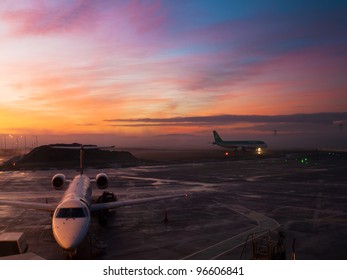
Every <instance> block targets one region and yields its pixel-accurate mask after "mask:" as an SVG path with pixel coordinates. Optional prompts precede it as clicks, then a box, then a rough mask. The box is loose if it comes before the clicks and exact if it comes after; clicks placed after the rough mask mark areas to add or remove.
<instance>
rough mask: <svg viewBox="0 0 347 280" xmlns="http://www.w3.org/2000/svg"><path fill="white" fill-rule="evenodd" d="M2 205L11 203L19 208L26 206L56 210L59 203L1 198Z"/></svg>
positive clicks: (27, 207) (28, 207) (43, 209)
mask: <svg viewBox="0 0 347 280" xmlns="http://www.w3.org/2000/svg"><path fill="white" fill-rule="evenodd" d="M0 205H10V206H15V207H18V208H26V209H35V210H41V211H49V212H54V210H55V208H56V207H57V205H54V204H47V203H38V202H22V201H14V200H0Z"/></svg>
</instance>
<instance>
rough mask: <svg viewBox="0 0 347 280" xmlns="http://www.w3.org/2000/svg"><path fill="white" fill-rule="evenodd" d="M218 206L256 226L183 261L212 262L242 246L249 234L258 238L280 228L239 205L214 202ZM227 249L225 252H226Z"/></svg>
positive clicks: (270, 220) (262, 216)
mask: <svg viewBox="0 0 347 280" xmlns="http://www.w3.org/2000/svg"><path fill="white" fill-rule="evenodd" d="M216 203H217V204H218V205H219V206H221V207H225V208H227V209H230V210H232V211H234V212H236V213H239V214H240V215H243V216H246V217H247V218H250V219H252V220H255V221H256V222H257V226H255V227H254V228H251V229H249V230H246V231H244V232H242V233H239V234H237V235H235V236H233V237H230V238H227V239H225V240H223V241H220V242H218V243H216V244H213V245H211V246H209V247H207V248H205V249H203V250H200V251H197V252H195V253H193V254H191V255H188V256H186V257H184V258H182V259H183V260H212V259H216V258H218V257H220V256H222V255H224V254H226V253H228V252H230V251H232V250H234V249H235V248H237V247H239V246H241V245H243V244H244V243H245V240H246V239H247V238H248V236H249V235H250V234H258V236H261V235H264V234H266V233H268V232H269V231H271V230H274V229H276V228H278V227H280V224H279V223H278V222H277V221H275V220H274V219H272V218H269V217H267V216H265V215H263V214H261V213H258V212H255V211H252V210H250V209H248V208H246V207H243V206H241V205H227V204H222V203H219V202H216ZM226 248H227V250H226Z"/></svg>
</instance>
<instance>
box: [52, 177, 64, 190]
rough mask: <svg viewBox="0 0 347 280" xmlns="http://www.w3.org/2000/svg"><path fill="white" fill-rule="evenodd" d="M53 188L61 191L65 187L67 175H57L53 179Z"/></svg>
mask: <svg viewBox="0 0 347 280" xmlns="http://www.w3.org/2000/svg"><path fill="white" fill-rule="evenodd" d="M52 186H53V188H54V189H56V190H61V189H62V188H64V186H65V175H64V174H55V175H54V176H53V178H52Z"/></svg>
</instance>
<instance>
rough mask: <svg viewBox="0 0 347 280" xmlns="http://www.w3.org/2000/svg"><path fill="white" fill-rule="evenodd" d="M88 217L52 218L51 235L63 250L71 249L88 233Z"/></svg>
mask: <svg viewBox="0 0 347 280" xmlns="http://www.w3.org/2000/svg"><path fill="white" fill-rule="evenodd" d="M88 228H89V219H87V218H80V219H71V218H70V219H57V218H54V219H53V235H54V238H55V240H56V241H57V243H58V244H59V245H60V247H62V248H63V249H65V250H73V249H76V247H77V246H78V245H79V244H80V243H81V242H82V241H83V239H84V238H85V237H86V235H87V233H88Z"/></svg>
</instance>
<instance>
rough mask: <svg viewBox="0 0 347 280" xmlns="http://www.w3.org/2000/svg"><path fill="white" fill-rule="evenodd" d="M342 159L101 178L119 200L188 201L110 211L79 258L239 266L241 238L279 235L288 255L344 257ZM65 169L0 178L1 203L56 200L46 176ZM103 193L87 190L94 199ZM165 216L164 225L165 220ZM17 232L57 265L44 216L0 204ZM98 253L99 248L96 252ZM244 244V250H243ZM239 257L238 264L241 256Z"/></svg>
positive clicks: (2, 227)
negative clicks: (168, 197) (165, 197)
mask: <svg viewBox="0 0 347 280" xmlns="http://www.w3.org/2000/svg"><path fill="white" fill-rule="evenodd" d="M346 170H347V156H346V154H339V153H330V154H329V153H324V154H322V153H303V152H301V153H294V152H292V153H286V154H281V155H274V156H267V157H245V158H237V160H234V159H233V158H228V159H225V158H223V157H216V158H213V157H208V158H199V159H198V160H190V161H187V160H186V159H185V160H183V161H179V160H174V161H165V162H161V163H160V162H158V163H151V164H144V165H141V166H137V167H130V168H118V169H106V170H94V169H87V170H86V171H85V172H86V174H87V175H89V176H90V177H93V176H95V175H96V174H97V173H99V172H106V173H107V174H108V175H109V177H110V179H111V182H112V183H111V186H110V187H109V188H108V189H107V190H108V191H112V192H114V193H115V194H116V195H117V197H118V199H119V200H123V199H130V198H140V197H148V196H155V195H166V194H174V193H181V192H184V193H189V197H188V198H182V199H181V198H179V199H175V200H171V201H165V202H161V201H158V202H152V203H150V204H142V205H136V206H135V205H134V206H131V207H130V206H128V207H123V208H118V209H117V210H116V211H114V212H113V214H112V215H111V216H110V217H109V220H108V224H107V226H101V225H99V224H98V219H97V217H95V218H94V219H93V222H92V224H91V228H90V234H89V238H88V239H87V240H85V242H84V243H83V244H82V245H81V246H80V247H79V248H78V254H77V258H78V259H167V260H171V259H239V258H240V256H241V253H242V250H243V249H244V244H245V241H246V239H247V237H249V235H250V234H258V235H261V234H267V233H268V232H269V231H271V232H277V231H279V230H281V231H284V232H285V233H286V243H287V245H286V248H287V258H290V252H291V244H292V240H293V239H294V238H295V239H296V257H297V259H332V260H334V259H347V255H346V252H345V251H346V250H345V249H346V248H347V239H346V238H345V237H346V235H347V188H346V186H345V185H346V182H347V173H346ZM61 172H62V173H65V175H66V176H67V177H69V178H73V176H74V175H76V171H71V170H45V171H4V172H1V173H0V198H1V199H16V200H20V201H42V202H48V203H50V202H55V201H58V200H59V198H60V197H61V195H62V193H63V192H62V191H56V190H53V189H52V187H51V185H50V180H51V178H52V176H53V175H54V174H56V173H61ZM101 193H102V191H101V190H98V189H96V190H94V193H93V194H94V196H95V197H97V196H99V195H100V194H101ZM165 216H167V218H168V222H164V219H165ZM5 231H7V232H8V231H23V232H25V234H26V237H27V242H28V243H29V251H30V252H32V253H35V254H37V255H39V256H41V257H43V258H46V259H64V258H65V257H64V255H63V254H62V252H61V249H60V248H59V246H58V245H57V244H56V243H55V240H54V238H53V235H52V232H51V218H50V215H49V214H47V213H45V212H39V211H34V210H24V209H16V208H13V207H10V206H0V233H1V232H5ZM106 246H107V248H105V247H106ZM247 248H248V247H246V251H247V250H248V249H247ZM250 256H251V253H250V252H249V251H248V252H245V251H244V253H243V255H242V258H249V257H250Z"/></svg>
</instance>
